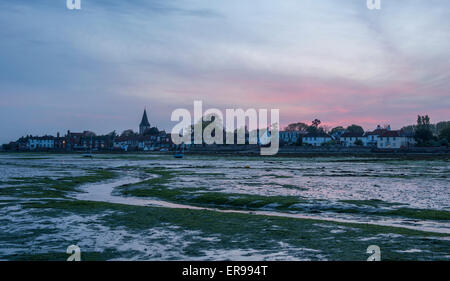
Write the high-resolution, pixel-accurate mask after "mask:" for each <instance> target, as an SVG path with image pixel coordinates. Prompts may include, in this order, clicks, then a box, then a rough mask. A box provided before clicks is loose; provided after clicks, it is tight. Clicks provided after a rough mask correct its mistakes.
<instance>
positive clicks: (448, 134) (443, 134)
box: [439, 127, 450, 142]
mask: <svg viewBox="0 0 450 281" xmlns="http://www.w3.org/2000/svg"><path fill="white" fill-rule="evenodd" d="M439 138H440V139H444V140H447V142H450V127H447V128H444V129H442V130H441V131H440V132H439Z"/></svg>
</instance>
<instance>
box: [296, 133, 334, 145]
mask: <svg viewBox="0 0 450 281" xmlns="http://www.w3.org/2000/svg"><path fill="white" fill-rule="evenodd" d="M302 141H303V143H304V144H309V145H312V146H321V145H322V144H324V143H327V142H330V141H331V136H330V135H328V134H326V133H323V132H318V133H308V134H306V135H304V136H303V137H302Z"/></svg>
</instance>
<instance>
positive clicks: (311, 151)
mask: <svg viewBox="0 0 450 281" xmlns="http://www.w3.org/2000/svg"><path fill="white" fill-rule="evenodd" d="M84 153H85V152H81V151H0V154H17V155H19V154H23V155H30V154H42V155H46V154H47V155H57V154H61V155H82V154H84ZM174 153H175V152H174V151H168V152H160V151H130V152H126V151H96V152H92V154H93V155H163V156H164V155H167V156H171V155H173V154H174ZM259 153H260V151H259V149H252V150H244V149H240V150H238V149H232V150H230V149H228V150H209V149H208V150H202V149H194V150H187V151H185V152H184V154H185V155H193V156H197V155H198V156H218V157H236V156H238V157H241V156H242V157H260V158H268V159H270V158H278V157H281V158H312V157H330V158H333V157H372V158H405V159H436V158H438V159H450V150H449V149H445V150H437V151H415V150H414V151H410V150H401V151H400V150H392V151H371V150H370V149H369V150H368V149H346V150H328V149H316V148H308V149H301V150H295V149H294V150H293V149H282V148H280V151H279V152H278V153H277V154H276V155H272V156H270V155H265V156H261V155H260V154H259Z"/></svg>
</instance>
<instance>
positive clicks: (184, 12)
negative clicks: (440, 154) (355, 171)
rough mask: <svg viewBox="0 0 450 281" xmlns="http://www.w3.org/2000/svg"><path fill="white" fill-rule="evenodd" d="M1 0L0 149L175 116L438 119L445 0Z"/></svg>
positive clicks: (449, 83)
mask: <svg viewBox="0 0 450 281" xmlns="http://www.w3.org/2000/svg"><path fill="white" fill-rule="evenodd" d="M81 7H82V9H81V10H68V9H67V8H66V0H36V1H29V0H14V1H6V0H4V1H0V143H4V142H7V141H10V140H14V139H17V138H18V137H20V136H22V135H26V134H32V135H43V134H52V135H56V132H61V134H64V133H65V132H67V130H71V131H83V130H92V131H95V132H97V133H99V134H101V133H108V132H111V131H113V130H116V131H117V132H119V133H120V132H121V131H122V130H125V129H134V130H137V129H138V125H139V122H140V119H141V116H142V112H143V110H144V108H147V113H148V118H149V121H150V123H151V124H152V125H154V126H157V127H158V128H159V129H165V130H167V131H171V128H172V127H173V126H174V125H175V124H176V123H175V122H171V121H170V116H171V113H172V111H173V110H174V109H176V108H186V109H189V110H191V111H192V110H193V102H194V100H201V101H203V105H204V108H205V109H207V108H219V109H222V110H223V109H225V108H243V109H248V108H256V109H258V108H267V109H273V108H276V109H280V122H281V125H282V126H284V125H287V124H289V123H293V122H299V121H300V122H311V120H313V119H315V118H318V119H320V120H321V121H322V123H324V124H326V125H328V126H330V127H333V126H337V125H342V126H347V125H351V124H359V125H362V126H363V127H364V129H366V130H372V129H374V128H375V127H376V125H377V124H381V125H384V124H390V125H391V127H393V128H401V127H402V126H404V125H409V124H413V123H415V121H416V118H417V115H418V114H428V115H429V116H430V117H431V121H432V122H438V121H442V120H450V93H449V92H450V56H449V50H450V2H449V1H448V0H427V1H425V0H381V10H369V9H368V8H367V6H366V0H340V1H336V0H283V1H278V0H189V1H187V0H186V1H185V0H171V1H167V0H147V1H144V0H134V1H131V0H130V1H119V0H81Z"/></svg>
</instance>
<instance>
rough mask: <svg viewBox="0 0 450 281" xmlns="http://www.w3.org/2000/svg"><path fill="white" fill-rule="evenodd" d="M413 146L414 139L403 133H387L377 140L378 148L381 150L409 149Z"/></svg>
mask: <svg viewBox="0 0 450 281" xmlns="http://www.w3.org/2000/svg"><path fill="white" fill-rule="evenodd" d="M413 144H414V140H413V138H412V137H410V136H406V135H404V134H403V133H402V132H401V131H386V132H384V133H383V134H381V135H379V136H378V140H377V148H381V149H395V148H402V147H409V146H411V145H413Z"/></svg>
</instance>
